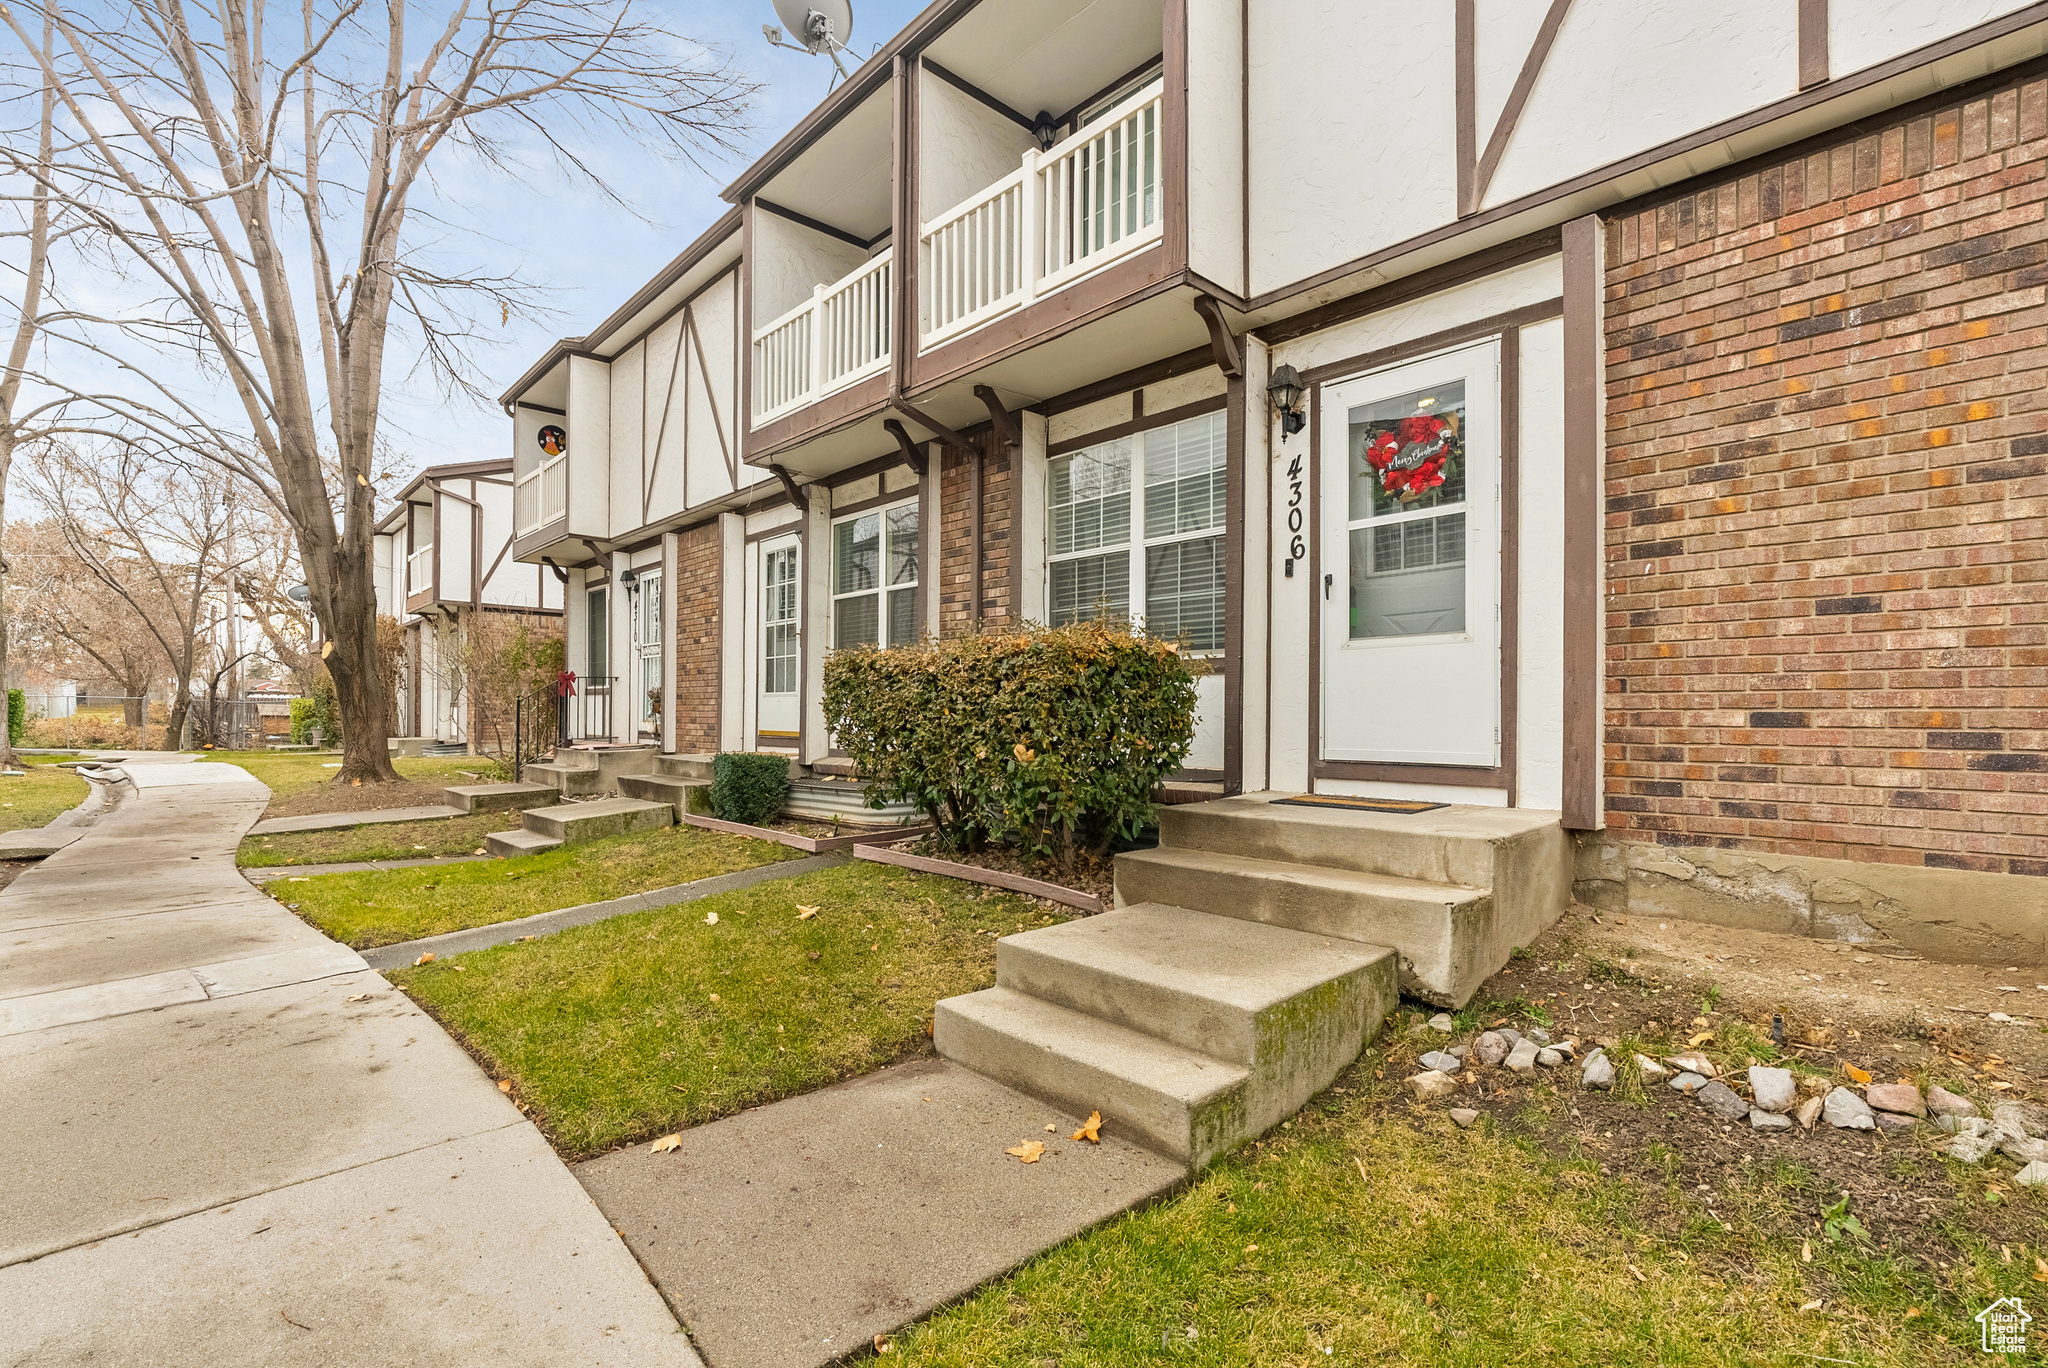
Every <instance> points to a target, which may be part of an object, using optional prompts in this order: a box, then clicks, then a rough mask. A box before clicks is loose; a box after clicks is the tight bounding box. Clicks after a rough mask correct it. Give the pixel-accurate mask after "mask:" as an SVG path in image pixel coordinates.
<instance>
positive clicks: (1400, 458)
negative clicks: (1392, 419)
mask: <svg viewBox="0 0 2048 1368" xmlns="http://www.w3.org/2000/svg"><path fill="white" fill-rule="evenodd" d="M1454 436H1455V434H1454V433H1453V432H1452V431H1451V424H1450V421H1449V420H1448V419H1444V418H1438V417H1436V416H1434V415H1419V416H1416V417H1412V418H1403V419H1402V420H1401V421H1400V422H1399V423H1397V424H1395V425H1394V426H1393V427H1391V428H1389V429H1387V430H1386V431H1385V432H1382V433H1381V434H1380V435H1379V436H1377V437H1375V438H1373V440H1372V442H1371V444H1370V445H1368V446H1367V447H1366V449H1365V459H1366V463H1367V464H1369V465H1370V466H1371V467H1372V468H1373V470H1374V471H1375V472H1376V473H1377V474H1378V475H1379V477H1380V488H1382V489H1384V490H1385V491H1386V492H1387V493H1388V494H1390V495H1392V496H1393V497H1395V498H1397V499H1400V500H1402V501H1403V502H1407V501H1408V500H1411V499H1415V498H1419V497H1420V496H1421V495H1423V494H1425V493H1427V492H1428V491H1430V490H1432V489H1435V488H1436V487H1437V486H1438V485H1441V484H1442V483H1443V482H1444V466H1445V464H1446V463H1447V462H1448V461H1449V460H1450V458H1451V455H1452V448H1451V443H1452V439H1453V437H1454Z"/></svg>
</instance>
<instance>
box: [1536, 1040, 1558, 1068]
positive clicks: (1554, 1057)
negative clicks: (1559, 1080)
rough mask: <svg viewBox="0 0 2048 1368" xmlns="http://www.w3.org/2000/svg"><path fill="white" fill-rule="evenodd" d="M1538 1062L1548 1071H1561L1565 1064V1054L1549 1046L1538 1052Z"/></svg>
mask: <svg viewBox="0 0 2048 1368" xmlns="http://www.w3.org/2000/svg"><path fill="white" fill-rule="evenodd" d="M1536 1062H1537V1063H1538V1064H1541V1065H1542V1066H1543V1067H1544V1068H1546V1069H1560V1068H1563V1067H1564V1064H1565V1053H1564V1051H1563V1050H1560V1049H1558V1048H1557V1047H1556V1046H1554V1045H1547V1046H1545V1047H1544V1048H1543V1049H1540V1050H1538V1051H1537V1052H1536Z"/></svg>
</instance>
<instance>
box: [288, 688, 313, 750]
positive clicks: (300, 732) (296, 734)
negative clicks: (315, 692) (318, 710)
mask: <svg viewBox="0 0 2048 1368" xmlns="http://www.w3.org/2000/svg"><path fill="white" fill-rule="evenodd" d="M291 709H292V744H293V745H294V746H303V745H305V744H306V743H307V742H308V741H309V740H311V739H312V731H313V700H312V699H310V698H294V699H293V700H292V701H291Z"/></svg>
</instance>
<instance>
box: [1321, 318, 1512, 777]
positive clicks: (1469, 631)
mask: <svg viewBox="0 0 2048 1368" xmlns="http://www.w3.org/2000/svg"><path fill="white" fill-rule="evenodd" d="M1499 386H1500V379H1499V351H1498V347H1497V344H1495V343H1493V342H1487V343H1484V344H1482V345H1479V346H1474V347H1464V348H1461V349H1459V350H1456V351H1451V352H1446V353H1444V354H1442V355H1440V356H1434V357H1430V358H1428V359H1426V360H1422V361H1412V362H1408V363H1405V364H1403V365H1400V366H1396V367H1393V368H1391V369H1388V370H1383V371H1379V372H1376V373H1374V374H1371V375H1365V376H1360V377H1359V378H1357V379H1355V380H1347V381H1344V382H1342V383H1339V384H1334V385H1328V386H1325V387H1324V390H1323V394H1322V406H1321V412H1322V423H1323V429H1322V434H1321V436H1322V441H1321V460H1322V479H1323V489H1322V528H1321V533H1322V542H1321V547H1320V554H1321V561H1322V565H1321V569H1322V583H1321V584H1320V585H1318V586H1317V591H1318V603H1319V607H1320V611H1321V615H1322V633H1323V637H1322V668H1323V678H1322V708H1321V714H1322V716H1321V730H1322V758H1323V759H1324V760H1328V761H1354V762H1357V761H1363V762H1377V763H1382V764H1388V763H1391V764H1407V765H1458V766H1478V767H1482V768H1489V769H1490V768H1493V767H1494V766H1496V765H1497V764H1498V763H1499V754H1500V731H1499V726H1500V623H1499V595H1500V419H1499V414H1500V399H1499ZM1416 781H1417V782H1422V783H1426V782H1428V775H1426V774H1417V775H1416Z"/></svg>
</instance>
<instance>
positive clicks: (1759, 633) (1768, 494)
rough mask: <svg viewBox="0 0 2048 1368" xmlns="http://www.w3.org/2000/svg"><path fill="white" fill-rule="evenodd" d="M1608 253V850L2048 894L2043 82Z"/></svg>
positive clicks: (1825, 152) (2047, 105) (1837, 153)
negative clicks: (1659, 848) (1747, 857)
mask: <svg viewBox="0 0 2048 1368" xmlns="http://www.w3.org/2000/svg"><path fill="white" fill-rule="evenodd" d="M1866 127H1867V128H1869V129H1870V130H1872V131H1867V132H1862V131H1858V132H1855V133H1849V134H1845V135H1844V136H1842V137H1841V138H1840V139H1839V140H1837V141H1835V142H1834V144H1833V145H1823V142H1824V140H1823V142H1817V143H1816V144H1815V146H1814V147H1813V148H1812V149H1811V150H1809V151H1808V153H1807V154H1806V155H1803V156H1794V155H1790V154H1788V155H1787V156H1786V157H1785V159H1784V160H1783V161H1782V162H1779V163H1778V164H1774V165H1768V166H1766V167H1765V168H1764V169H1762V170H1760V171H1751V172H1750V173H1749V174H1745V175H1741V176H1740V177H1739V178H1735V179H1731V180H1728V181H1726V182H1725V183H1721V184H1715V185H1711V186H1709V187H1708V188H1705V189H1699V190H1694V191H1691V192H1689V193H1687V194H1685V195H1683V196H1682V197H1678V198H1673V199H1671V200H1669V201H1667V202H1664V203H1661V204H1657V205H1655V206H1654V207H1652V208H1649V209H1646V210H1644V211H1643V212H1640V213H1636V214H1632V215H1630V216H1628V217H1626V218H1621V219H1617V220H1615V221H1613V222H1611V223H1610V224H1609V226H1608V237H1607V302H1606V310H1607V313H1606V320H1607V321H1606V327H1607V344H1608V351H1607V368H1608V369H1607V380H1608V418H1607V443H1608V447H1607V562H1608V564H1607V590H1608V592H1607V603H1606V607H1607V635H1606V651H1607V658H1608V662H1609V667H1608V675H1607V693H1606V707H1607V726H1608V731H1607V746H1606V791H1607V798H1606V802H1607V811H1608V818H1607V820H1608V823H1609V824H1610V826H1611V827H1613V828H1618V829H1619V830H1617V831H1616V833H1615V834H1617V835H1620V836H1625V837H1626V836H1635V837H1636V838H1638V839H1654V840H1656V841H1659V842H1663V843H1666V844H1673V845H1709V846H1729V847H1739V848H1746V849H1751V850H1763V851H1773V852H1779V853H1786V854H1808V855H1821V856H1833V857H1837V858H1847V859H1854V860H1864V861H1881V862H1886V863H1893V864H1916V865H1921V864H1924V865H1928V866H1935V867H1946V868H1960V869H1973V870H1984V871H1994V872H2010V873H2015V874H2033V875H2043V874H2048V583H2044V580H2048V540H2044V538H2048V400H2044V395H2043V386H2044V385H2048V307H2044V300H2043V290H2044V286H2048V227H2044V222H2043V204H2044V200H2048V83H2044V82H2043V81H2042V80H2041V79H2040V78H2039V77H2031V78H2026V79H2023V80H2015V81H2012V82H2010V83H2009V84H2007V85H2006V86H2005V87H2004V88H2003V89H1995V90H1992V91H1991V92H1990V93H1989V94H1980V95H1978V96H1977V97H1976V98H1970V99H1961V100H1957V101H1956V102H1955V103H1953V104H1951V105H1947V106H1943V107H1938V108H1931V109H1927V110H1920V111H1912V112H1906V113H1901V114H1900V115H1896V116H1893V118H1892V119H1891V120H1890V121H1889V123H1881V122H1879V121H1878V120H1872V121H1871V123H1870V124H1869V125H1867V126H1866Z"/></svg>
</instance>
